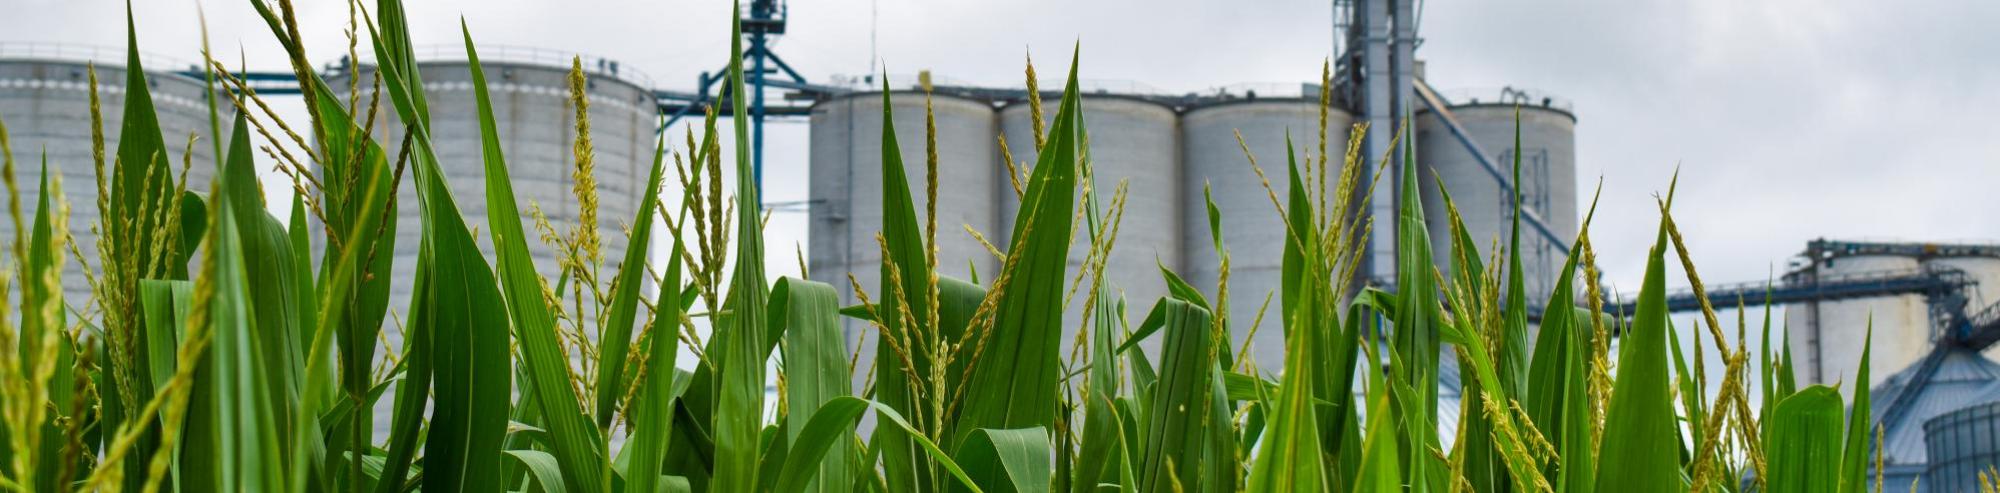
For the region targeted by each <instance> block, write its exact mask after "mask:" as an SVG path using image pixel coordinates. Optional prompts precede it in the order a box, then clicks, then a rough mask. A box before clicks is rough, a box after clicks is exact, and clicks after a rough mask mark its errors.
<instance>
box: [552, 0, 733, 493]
mask: <svg viewBox="0 0 2000 493" xmlns="http://www.w3.org/2000/svg"><path fill="white" fill-rule="evenodd" d="M730 12H731V16H730V19H731V23H732V24H731V26H733V27H732V28H731V29H730V34H731V36H730V47H731V49H730V53H731V54H732V55H731V56H730V58H729V87H730V94H747V93H745V92H744V89H743V87H744V86H743V57H742V53H743V49H742V44H743V37H742V36H741V35H740V33H741V32H742V30H743V26H742V25H741V22H740V20H739V19H737V18H736V16H735V15H734V12H735V10H733V9H732V10H731V11H730ZM744 99H747V98H730V100H731V101H732V102H733V103H734V104H733V106H734V108H733V109H732V113H733V114H732V118H731V121H732V122H733V123H735V124H736V129H735V138H736V139H735V140H736V176H737V177H739V178H747V177H750V176H754V173H753V172H752V170H751V169H750V139H749V135H750V130H749V126H748V125H749V117H748V113H747V110H745V109H744ZM717 178H718V179H720V177H717ZM736 185H737V186H736V198H737V204H739V206H738V207H737V208H736V218H735V221H736V236H735V238H736V239H737V242H736V266H735V270H734V271H733V274H732V275H731V278H732V279H731V286H730V291H729V300H730V301H729V304H730V306H733V307H734V309H735V312H734V313H733V314H731V315H730V316H729V317H727V318H726V319H725V321H726V323H727V325H729V326H728V327H726V329H727V330H722V329H721V328H719V329H718V333H717V334H716V342H715V344H716V346H717V347H718V348H719V349H720V351H716V352H711V353H709V354H710V356H711V357H719V358H720V362H719V363H717V364H718V365H720V366H721V367H720V368H719V369H720V370H721V371H720V372H718V377H719V380H718V382H720V384H719V388H718V390H719V392H718V393H717V396H718V398H717V400H716V409H717V410H718V412H717V413H716V415H715V429H714V434H715V480H714V481H715V483H714V486H713V488H714V489H715V491H747V490H749V489H750V488H754V487H756V485H757V477H758V475H757V463H758V457H757V455H758V454H757V452H758V443H757V441H758V440H757V435H758V431H759V430H760V429H762V426H760V425H759V423H758V422H759V421H760V418H761V416H759V414H761V413H755V412H743V410H746V409H763V408H764V383H765V382H764V360H765V358H766V356H767V355H769V354H770V351H771V349H770V347H771V345H770V343H769V342H767V340H766V338H765V329H766V327H765V319H764V317H765V313H764V306H765V300H766V299H767V298H768V296H769V293H767V292H766V289H767V287H766V286H765V284H764V283H765V280H764V242H763V234H764V228H763V221H762V218H761V217H760V214H759V212H761V210H762V209H763V207H761V206H759V205H758V204H762V203H763V202H761V201H759V199H758V198H757V187H758V185H757V183H756V182H755V180H748V179H739V180H737V182H736ZM517 228H518V226H517Z"/></svg>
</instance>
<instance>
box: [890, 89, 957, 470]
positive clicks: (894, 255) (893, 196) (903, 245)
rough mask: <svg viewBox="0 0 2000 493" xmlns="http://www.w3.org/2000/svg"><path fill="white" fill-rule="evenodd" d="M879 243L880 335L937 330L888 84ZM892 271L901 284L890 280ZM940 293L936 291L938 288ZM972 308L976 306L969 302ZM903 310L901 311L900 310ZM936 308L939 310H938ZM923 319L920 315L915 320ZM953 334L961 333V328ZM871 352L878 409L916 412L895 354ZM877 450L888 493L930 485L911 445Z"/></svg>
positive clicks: (918, 367) (920, 358)
mask: <svg viewBox="0 0 2000 493" xmlns="http://www.w3.org/2000/svg"><path fill="white" fill-rule="evenodd" d="M882 84H883V85H882V88H883V91H882V240H883V244H884V248H886V249H888V258H885V259H883V265H882V268H881V273H880V275H879V276H877V279H878V280H879V281H880V287H879V289H878V291H877V293H879V294H880V295H881V297H880V299H879V300H877V303H878V304H877V305H876V310H875V311H874V313H877V314H881V320H879V321H878V322H880V323H881V324H882V328H883V329H882V330H883V331H884V332H885V333H890V334H910V333H925V332H926V331H929V330H932V329H937V328H933V327H923V325H924V324H928V323H929V317H928V316H927V315H928V314H929V313H930V309H931V305H932V304H933V303H934V302H935V300H933V299H931V290H930V277H931V276H932V275H935V273H934V272H933V269H932V266H931V264H930V260H929V257H928V255H927V254H926V250H927V247H925V246H924V243H925V242H924V232H923V229H922V228H921V226H919V225H918V223H917V206H916V201H915V199H914V198H912V197H911V194H910V183H909V173H908V171H907V169H906V166H905V165H904V163H903V153H902V147H901V146H900V145H898V143H897V138H896V125H895V115H894V114H893V113H892V110H893V109H894V105H893V104H892V102H891V100H890V97H891V96H890V91H889V90H888V89H889V85H888V84H889V81H888V80H887V79H886V78H885V79H883V81H882ZM891 268H893V269H895V272H896V273H897V274H899V277H900V278H901V280H902V283H901V284H896V282H895V281H896V278H895V277H892V276H890V269H891ZM940 289H942V288H940ZM975 303H976V301H975ZM905 305H907V306H905ZM940 308H942V307H940ZM905 312H907V313H910V314H912V315H916V316H912V317H909V319H912V320H914V322H915V323H916V324H917V327H905V326H904V325H905V318H904V317H903V316H902V315H901V314H903V313H905ZM918 314H923V315H918ZM959 327H960V328H959V330H960V331H963V328H962V325H960V326H959ZM876 347H877V350H876V351H875V367H876V372H875V375H876V377H875V395H876V396H877V398H878V399H880V400H881V402H882V404H884V405H886V406H888V407H890V408H893V409H896V410H897V412H901V413H905V414H912V415H917V414H918V413H919V412H920V411H921V404H920V403H919V402H917V401H918V394H917V389H912V388H910V385H911V383H910V381H909V379H908V378H906V377H905V375H906V374H905V373H904V372H903V371H900V370H901V369H903V365H904V363H903V360H902V359H901V358H899V357H898V355H897V354H896V352H895V351H891V350H888V349H889V348H888V347H887V345H886V344H878V345H877V346H876ZM912 353H914V354H908V355H907V356H908V357H909V358H910V363H909V365H910V366H912V368H909V370H910V372H911V373H915V374H918V375H928V374H929V372H930V368H931V361H930V355H929V354H927V353H925V352H923V351H912ZM875 440H876V442H877V443H878V445H877V447H879V448H880V449H881V452H882V468H883V474H884V480H885V481H886V482H887V483H888V485H889V489H891V490H894V491H918V488H919V487H920V485H929V484H931V482H932V481H931V473H932V470H933V468H931V467H929V466H928V465H927V463H926V462H924V460H923V457H922V455H921V452H920V451H919V450H917V447H916V444H915V443H912V442H910V441H909V440H908V439H907V438H902V437H900V436H898V434H896V433H895V432H894V431H893V430H884V431H881V432H877V433H876V437H875Z"/></svg>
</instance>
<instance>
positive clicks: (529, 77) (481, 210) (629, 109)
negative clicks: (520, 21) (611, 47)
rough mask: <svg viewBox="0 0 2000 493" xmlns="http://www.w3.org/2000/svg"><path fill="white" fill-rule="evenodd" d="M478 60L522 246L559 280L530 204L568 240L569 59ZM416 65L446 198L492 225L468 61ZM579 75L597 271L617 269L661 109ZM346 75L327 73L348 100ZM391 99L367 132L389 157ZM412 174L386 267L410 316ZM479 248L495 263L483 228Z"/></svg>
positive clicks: (414, 218)
mask: <svg viewBox="0 0 2000 493" xmlns="http://www.w3.org/2000/svg"><path fill="white" fill-rule="evenodd" d="M483 65H484V68H485V71H486V74H485V75H486V84H487V90H488V91H489V95H490V96H491V98H492V104H493V114H494V124H495V130H496V131H497V132H498V134H499V140H500V145H501V151H502V153H503V155H504V156H505V158H506V161H507V169H508V175H509V177H510V178H512V183H513V186H514V198H515V200H516V202H517V204H518V205H519V207H520V211H521V214H522V216H521V217H519V218H516V220H519V221H522V229H523V230H524V231H525V232H526V233H527V234H529V235H531V236H533V237H531V238H527V244H528V252H529V255H530V256H532V257H533V258H534V261H535V269H536V271H537V272H539V273H541V274H542V275H543V276H546V277H548V278H550V279H555V278H557V277H558V276H559V275H560V272H561V271H560V268H559V266H558V264H557V257H558V255H559V254H560V253H559V252H558V251H557V249H556V248H553V247H551V246H549V245H548V244H546V243H544V242H543V241H542V239H541V237H540V235H539V234H537V232H536V229H535V226H534V224H533V222H532V219H531V217H532V216H529V211H530V210H531V204H534V205H539V206H540V208H541V210H542V213H543V214H545V215H547V217H548V219H549V223H550V225H551V226H553V227H554V228H555V230H556V232H557V233H558V234H560V235H563V236H564V237H568V235H569V234H570V231H572V230H574V229H575V228H576V227H578V224H579V221H580V213H581V210H580V208H579V205H578V201H577V199H576V198H575V195H574V193H575V192H574V187H575V184H576V177H575V171H576V164H577V163H576V158H575V153H574V152H573V150H572V148H573V146H574V145H575V143H576V137H577V135H576V108H575V106H574V105H573V104H572V103H571V101H570V96H569V83H568V76H569V67H563V66H552V65H536V64H524V63H511V62H486V63H484V64H483ZM418 69H419V71H420V73H421V74H422V77H423V81H424V96H425V98H426V99H427V102H428V103H429V108H430V117H431V119H430V122H431V143H432V146H433V148H434V149H435V150H436V154H437V159H438V165H439V167H440V168H442V170H443V171H444V175H445V178H446V181H447V183H448V184H449V185H450V188H451V192H452V197H453V199H454V200H456V201H457V203H458V206H459V212H460V213H461V214H463V215H464V216H465V221H466V226H468V227H471V228H474V229H475V230H478V231H481V232H490V231H491V230H492V228H491V227H490V226H489V222H488V218H487V215H486V210H487V209H486V182H485V177H486V172H485V165H486V161H485V157H484V154H483V150H482V149H483V147H482V146H483V145H484V144H483V143H482V141H481V136H480V129H479V112H478V106H477V103H476V101H475V98H474V95H473V87H472V71H471V65H470V64H468V63H466V62H462V61H426V62H419V63H418ZM372 77H373V75H372V73H371V72H370V71H368V70H366V69H365V68H364V70H362V71H361V72H360V81H361V82H360V84H359V86H360V90H361V91H362V96H361V98H360V101H361V104H363V105H366V104H367V101H368V99H369V96H368V94H367V91H369V84H370V79H371V78H372ZM586 80H587V85H586V87H585V93H586V94H587V95H588V97H589V102H590V109H589V113H590V115H589V116H590V139H591V144H592V148H593V150H594V152H593V153H592V163H593V173H592V174H593V176H594V178H595V179H596V181H597V191H598V208H597V218H598V219H597V221H598V232H599V235H600V237H601V238H602V245H603V255H604V262H605V269H604V270H603V272H616V269H617V267H618V264H619V263H620V262H623V261H624V251H625V245H626V242H627V238H626V237H625V231H624V228H625V227H627V226H630V225H631V223H632V220H633V219H634V217H635V216H636V214H637V212H638V206H639V203H640V200H641V197H639V196H640V195H643V194H644V191H645V186H646V179H647V173H648V172H649V171H650V168H651V166H652V163H653V161H652V159H653V150H654V145H655V141H654V137H653V136H654V133H653V130H654V128H655V124H656V121H657V120H656V118H657V112H656V110H655V106H654V103H653V101H654V100H653V97H652V94H651V91H650V90H649V89H647V88H643V87H640V86H638V85H636V84H633V83H631V82H628V81H625V80H623V79H619V78H616V77H609V76H599V75H597V74H587V76H586ZM348 83H349V75H348V73H347V72H344V71H342V72H338V73H334V74H329V76H328V77H327V84H328V85H329V86H332V87H334V88H335V89H334V91H335V92H336V93H338V95H339V96H340V97H342V98H345V97H346V91H347V87H348ZM388 99H389V98H388V94H387V93H386V90H385V91H384V94H383V95H382V97H381V101H380V103H379V104H381V105H382V109H381V113H379V114H378V115H376V117H375V127H374V131H373V134H374V135H375V136H376V138H375V140H376V141H377V142H379V143H381V144H382V146H383V148H384V152H385V153H386V154H388V155H390V156H395V155H396V154H397V153H398V147H399V146H401V145H402V135H403V125H402V123H401V121H400V120H399V119H398V117H397V116H396V115H395V113H394V109H393V108H392V107H390V106H389V102H388ZM356 113H358V115H357V116H356V118H358V119H364V120H365V119H366V118H367V116H366V113H367V112H366V110H365V109H364V110H361V111H357V112H356ZM391 165H392V166H393V165H394V164H393V163H391ZM414 182H415V179H414V176H413V175H412V174H411V173H410V172H408V171H405V173H404V175H403V182H402V184H401V186H400V188H399V189H398V191H397V193H398V196H397V204H398V206H397V214H396V216H397V218H396V219H397V222H396V248H395V252H396V257H395V259H394V260H393V261H392V262H393V264H394V265H393V267H392V270H393V272H395V276H396V277H395V279H398V280H399V281H398V282H392V283H390V291H391V295H390V299H389V306H390V307H391V308H392V309H394V310H395V311H396V312H397V313H402V314H407V312H408V307H409V299H410V290H411V289H412V288H413V287H414V286H413V285H412V284H411V283H410V282H409V281H407V280H408V279H414V278H415V273H416V263H417V250H418V246H419V243H418V242H419V240H420V239H421V236H420V235H421V234H422V233H421V231H422V224H421V221H420V220H419V216H420V210H419V209H418V207H417V196H416V189H415V185H414ZM478 244H479V248H480V252H481V253H482V254H484V255H485V256H486V258H487V261H488V262H489V263H490V262H492V261H493V260H494V257H493V246H492V240H491V238H490V237H485V236H483V235H482V237H481V238H479V242H478ZM320 246H321V245H318V244H315V247H320ZM654 251H658V250H657V249H655V250H654ZM607 281H608V279H607ZM393 342H394V341H392V343H393Z"/></svg>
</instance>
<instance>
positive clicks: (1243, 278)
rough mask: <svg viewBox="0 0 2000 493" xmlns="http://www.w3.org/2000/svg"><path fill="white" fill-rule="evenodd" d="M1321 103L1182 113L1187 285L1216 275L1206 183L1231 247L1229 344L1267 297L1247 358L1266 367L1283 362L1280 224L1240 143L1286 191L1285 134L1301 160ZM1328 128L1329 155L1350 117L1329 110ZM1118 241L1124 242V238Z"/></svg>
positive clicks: (1341, 142)
mask: <svg viewBox="0 0 2000 493" xmlns="http://www.w3.org/2000/svg"><path fill="white" fill-rule="evenodd" d="M1319 111H1320V107H1319V103H1318V101H1309V100H1303V99H1289V98H1282V99H1281V98H1268V99H1249V100H1237V101H1232V102H1225V103H1217V104H1213V105H1209V106H1202V107H1197V108H1194V109H1192V110H1189V111H1187V112H1186V113H1183V114H1182V116H1181V146H1182V147H1181V149H1182V154H1181V155H1182V157H1183V162H1184V163H1185V169H1184V172H1183V174H1182V182H1181V197H1182V198H1183V200H1184V201H1185V203H1186V205H1184V206H1183V207H1182V209H1181V224H1182V225H1183V226H1184V227H1183V228H1182V230H1181V246H1182V248H1183V249H1184V251H1185V253H1184V254H1183V257H1182V264H1183V267H1184V268H1183V270H1182V273H1183V274H1184V275H1185V276H1187V280H1188V282H1190V283H1192V284H1194V285H1195V287H1197V288H1200V289H1202V290H1203V291H1205V292H1209V291H1213V290H1214V289H1215V286H1216V281H1217V278H1218V277H1219V275H1220V271H1219V268H1218V267H1219V266H1218V261H1217V257H1216V253H1215V247H1214V242H1213V240H1212V239H1211V237H1210V235H1209V230H1208V211H1207V210H1206V208H1205V207H1202V206H1201V204H1202V200H1203V199H1202V186H1203V184H1204V183H1206V184H1208V185H1209V186H1210V187H1211V188H1212V190H1213V194H1214V197H1215V203H1216V206H1217V207H1218V208H1219V209H1221V212H1222V217H1223V221H1222V231H1223V236H1224V237H1225V238H1227V240H1226V243H1225V244H1224V247H1226V248H1228V249H1229V251H1230V258H1231V261H1230V264H1231V265H1230V272H1229V306H1230V309H1229V323H1230V327H1231V329H1230V330H1231V332H1232V334H1231V335H1232V337H1234V338H1236V340H1235V341H1233V344H1235V345H1238V346H1240V345H1241V344H1242V342H1243V339H1244V338H1245V337H1246V335H1248V334H1249V333H1250V331H1251V323H1252V322H1253V321H1254V320H1255V319H1256V315H1257V308H1258V307H1259V306H1260V305H1262V304H1263V303H1264V298H1265V296H1266V295H1267V294H1268V295H1269V296H1270V297H1271V307H1270V310H1272V311H1271V312H1269V313H1267V314H1266V315H1265V317H1264V321H1263V325H1264V327H1262V328H1260V329H1257V338H1256V340H1255V341H1253V342H1251V350H1250V357H1251V358H1253V359H1254V360H1255V361H1256V363H1257V364H1258V365H1259V366H1261V367H1264V368H1277V367H1278V366H1280V365H1282V363H1283V361H1284V331H1283V330H1281V329H1282V324H1280V323H1279V320H1280V319H1281V315H1278V314H1277V311H1276V310H1278V305H1279V301H1278V300H1279V299H1280V298H1281V295H1279V294H1278V293H1277V291H1278V288H1279V286H1280V285H1281V281H1282V275H1283V258H1284V242H1285V222H1284V219H1283V218H1282V217H1281V216H1280V215H1279V212H1278V210H1277V209H1276V208H1275V207H1274V206H1273V205H1272V204H1271V199H1270V196H1269V195H1268V193H1267V192H1266V191H1265V190H1264V187H1263V185H1262V184H1261V182H1260V180H1259V179H1258V178H1257V174H1256V173H1255V172H1253V171H1251V168H1250V162H1249V160H1248V159H1247V158H1246V157H1245V156H1244V155H1243V149H1242V147H1241V146H1239V145H1238V144H1237V140H1236V134H1237V132H1241V133H1242V135H1243V143H1244V145H1247V146H1248V147H1249V149H1250V152H1251V153H1252V154H1254V155H1255V156H1256V158H1257V164H1258V165H1259V166H1262V167H1263V169H1264V172H1265V174H1266V176H1269V177H1270V178H1271V187H1272V191H1273V192H1275V193H1277V195H1278V197H1285V196H1286V194H1288V193H1290V192H1289V190H1290V189H1289V188H1288V186H1287V185H1286V180H1285V176H1286V175H1285V162H1286V158H1285V138H1286V135H1287V133H1289V134H1290V135H1291V138H1292V140H1293V142H1294V145H1295V148H1296V150H1297V151H1298V152H1299V156H1300V159H1301V160H1303V159H1304V155H1305V154H1304V153H1305V151H1306V150H1307V149H1309V148H1312V147H1313V146H1315V145H1316V142H1317V140H1318V135H1317V133H1318V129H1319ZM1328 120H1329V121H1328V122H1327V129H1328V130H1327V133H1328V139H1329V141H1328V143H1327V148H1328V149H1329V152H1332V150H1333V149H1343V150H1344V149H1346V145H1347V138H1346V135H1347V133H1346V129H1347V128H1348V127H1349V125H1350V124H1351V123H1352V122H1353V116H1352V115H1349V114H1347V113H1346V112H1344V111H1340V110H1337V109H1335V110H1330V113H1329V114H1328ZM1120 243H1123V241H1121V242H1120Z"/></svg>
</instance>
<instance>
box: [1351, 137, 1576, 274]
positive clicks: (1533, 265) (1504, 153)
mask: <svg viewBox="0 0 2000 493" xmlns="http://www.w3.org/2000/svg"><path fill="white" fill-rule="evenodd" d="M1451 112H1452V114H1453V115H1454V116H1456V117H1457V120H1458V123H1459V125H1460V126H1461V127H1462V128H1463V129H1464V130H1465V133H1466V135H1468V136H1470V137H1471V139H1472V141H1473V142H1477V143H1478V144H1479V146H1480V147H1481V148H1482V149H1484V150H1485V151H1486V153H1487V154H1489V155H1488V156H1486V157H1487V159H1488V160H1490V161H1491V162H1492V163H1493V164H1494V166H1496V169H1497V170H1498V171H1499V172H1500V173H1501V174H1502V175H1503V176H1508V177H1509V178H1508V179H1509V180H1512V179H1513V178H1512V172H1513V169H1512V168H1513V166H1514V160H1515V157H1516V156H1519V158H1520V161H1521V180H1520V181H1521V183H1520V190H1521V207H1522V208H1523V209H1527V210H1531V211H1535V213H1536V214H1539V215H1540V216H1541V218H1542V219H1543V220H1544V221H1546V224H1547V225H1548V227H1549V229H1550V230H1551V231H1552V232H1553V233H1555V236H1556V237H1557V238H1560V239H1561V240H1562V243H1563V245H1558V244H1555V243H1552V242H1549V241H1548V240H1547V239H1546V238H1545V237H1543V236H1542V235H1541V234H1539V233H1538V232H1537V231H1536V230H1535V229H1534V227H1533V225H1531V224H1528V223H1527V222H1526V221H1525V220H1523V221H1522V224H1521V235H1522V236H1521V263H1522V277H1523V279H1522V280H1523V281H1524V285H1525V287H1526V289H1527V291H1528V300H1529V302H1530V304H1536V305H1539V304H1542V303H1545V302H1546V301H1547V298H1548V295H1549V292H1550V291H1551V290H1553V289H1554V288H1555V282H1556V277H1557V276H1558V275H1560V271H1561V270H1562V265H1563V261H1564V260H1565V259H1566V258H1567V255H1568V251H1567V250H1566V249H1565V245H1567V244H1570V243H1573V242H1574V241H1576V230H1577V224H1578V221H1579V220H1580V219H1579V217H1578V214H1577V204H1576V117H1575V116H1574V115H1572V114H1570V113H1569V112H1566V111H1562V110H1558V109H1553V108H1545V107H1538V106H1523V107H1521V117H1520V132H1521V144H1520V146H1519V148H1516V147H1515V145H1514V129H1515V119H1514V106H1513V105H1500V104H1471V105H1460V106H1455V107H1452V108H1451ZM1413 126H1414V127H1415V132H1416V139H1417V170H1418V173H1419V176H1418V179H1419V180H1421V185H1422V186H1421V188H1422V190H1423V191H1422V195H1423V201H1424V216H1425V217H1424V220H1425V222H1426V226H1428V227H1429V230H1430V231H1429V232H1430V237H1431V254H1432V257H1433V259H1434V262H1435V263H1436V264H1437V266H1438V268H1439V270H1441V271H1444V272H1451V269H1452V268H1454V266H1455V265H1456V262H1454V261H1453V260H1454V258H1453V255H1454V254H1453V252H1452V248H1451V243H1450V240H1449V239H1450V238H1451V236H1449V235H1450V234H1451V220H1450V216H1449V212H1448V209H1447V208H1446V204H1445V200H1444V196H1443V194H1441V193H1440V192H1439V190H1438V188H1437V185H1436V183H1437V180H1438V179H1442V181H1443V182H1444V186H1445V187H1446V191H1448V192H1450V193H1451V202H1452V203H1453V204H1455V205H1456V206H1457V207H1458V213H1459V216H1460V218H1462V219H1463V220H1464V222H1465V231H1466V233H1467V234H1469V235H1470V236H1471V237H1472V242H1473V243H1474V244H1477V245H1478V246H1479V247H1480V251H1479V257H1480V261H1482V262H1486V261H1489V260H1491V259H1493V258H1494V257H1493V255H1494V252H1493V251H1492V250H1493V248H1492V247H1493V245H1495V240H1496V239H1497V240H1498V245H1500V248H1506V245H1508V244H1509V242H1508V235H1509V234H1510V233H1509V231H1510V228H1511V227H1512V221H1513V204H1512V200H1513V197H1511V196H1509V194H1508V193H1506V191H1504V190H1503V189H1502V188H1501V187H1500V183H1499V182H1498V181H1497V180H1495V179H1494V177H1493V175H1492V173H1491V172H1489V171H1487V169H1486V168H1485V167H1484V166H1482V165H1481V164H1480V162H1479V160H1478V158H1477V157H1475V156H1473V154H1472V152H1471V150H1469V149H1467V147H1466V146H1465V144H1464V143H1462V142H1460V141H1459V139H1458V138H1457V137H1456V136H1454V135H1453V134H1452V132H1451V130H1450V129H1449V128H1448V127H1447V126H1446V125H1445V123H1444V121H1443V120H1441V119H1439V118H1438V117H1437V113H1436V112H1434V111H1425V112H1422V113H1418V114H1417V117H1416V121H1415V125H1413ZM1378 221H1379V220H1378ZM1380 224H1381V223H1379V222H1378V223H1377V226H1378V227H1380ZM1504 252H1505V251H1504V250H1502V253H1503V254H1504ZM1500 258H1503V259H1504V258H1505V257H1504V256H1503V257H1500ZM1489 267H1490V266H1489Z"/></svg>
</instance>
